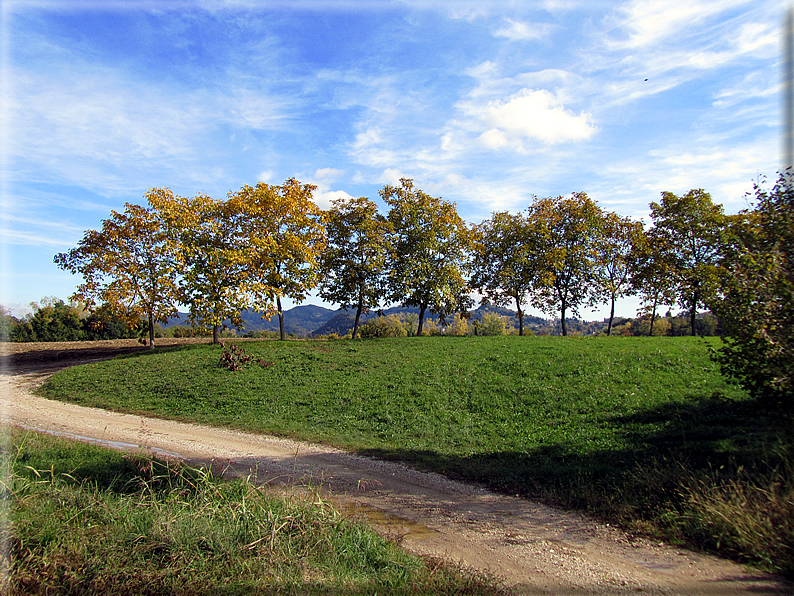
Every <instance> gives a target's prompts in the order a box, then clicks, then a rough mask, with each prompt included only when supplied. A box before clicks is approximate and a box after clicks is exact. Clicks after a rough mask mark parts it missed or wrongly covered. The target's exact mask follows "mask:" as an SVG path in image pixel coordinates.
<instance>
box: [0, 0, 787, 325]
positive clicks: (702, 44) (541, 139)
mask: <svg viewBox="0 0 794 596" xmlns="http://www.w3.org/2000/svg"><path fill="white" fill-rule="evenodd" d="M785 7H786V5H785V3H783V2H780V1H771V0H750V1H746V0H715V1H712V0H642V1H641V0H634V1H626V2H619V1H599V0H538V1H532V0H523V1H514V2H513V1H499V0H495V1H494V0H489V1H483V0H479V1H476V2H475V1H469V0H455V1H430V0H405V1H393V2H389V1H376V0H360V1H359V0H340V1H334V2H330V1H311V0H292V1H274V2H269V1H266V0H263V1H259V2H255V1H253V0H227V1H224V0H212V1H210V0H207V1H201V0H196V1H171V2H169V1H154V0H135V1H133V0H128V1H123V0H120V1H117V2H113V1H101V2H100V1H90V0H68V1H67V0H65V1H61V0H29V1H23V0H19V1H13V0H2V2H1V3H0V10H1V11H2V12H1V13H0V36H1V38H0V43H1V45H0V51H1V52H2V62H1V63H0V76H2V79H1V80H0V100H1V101H2V109H1V110H0V121H2V138H0V152H1V158H2V159H1V160H0V173H1V174H2V178H1V179H0V184H1V186H0V190H1V191H2V198H1V200H2V220H1V221H0V231H1V232H2V266H1V267H0V276H1V277H0V279H1V280H2V291H1V292H0V303H2V304H5V305H7V306H12V308H14V309H15V311H17V312H21V308H20V307H21V305H25V304H27V303H29V302H31V301H37V300H39V299H40V298H41V297H43V296H52V295H54V296H58V297H61V298H67V297H68V296H69V295H70V294H71V293H72V292H73V291H74V288H75V286H76V284H77V283H79V280H78V279H77V278H76V277H75V276H73V275H71V274H68V273H66V272H63V271H60V270H59V269H57V268H56V267H55V265H54V264H53V262H52V258H53V255H54V254H56V253H58V252H62V251H65V250H68V249H69V248H72V247H74V246H76V244H77V243H78V242H79V240H80V239H81V238H82V236H83V233H84V231H85V230H88V229H92V228H98V227H100V226H101V221H102V219H104V218H106V217H107V216H108V215H109V213H110V210H112V209H115V210H121V209H123V205H124V203H125V202H131V203H142V202H143V195H144V193H145V192H146V191H147V189H149V188H151V187H164V186H167V187H170V188H172V189H173V190H174V192H176V193H178V194H180V195H186V196H193V195H195V194H196V193H198V192H206V193H207V194H209V195H211V196H213V197H216V198H220V197H223V196H225V194H226V193H227V192H228V191H229V190H237V189H239V188H240V187H241V186H243V185H244V184H255V183H256V182H257V181H264V182H269V183H273V184H280V183H281V182H283V181H284V180H285V179H287V178H289V177H296V178H298V179H299V180H300V181H302V182H311V183H314V184H316V185H317V186H318V187H319V189H318V192H317V193H316V196H315V198H316V200H317V202H318V204H320V205H321V206H323V207H327V206H328V205H329V201H330V200H331V199H333V198H335V197H339V196H346V195H350V196H368V197H370V198H373V199H376V198H377V191H378V189H379V188H382V187H383V185H384V184H386V183H395V182H397V180H398V179H399V178H400V177H403V176H404V177H409V178H413V179H414V181H415V184H416V185H417V186H419V187H420V188H422V189H423V190H425V191H426V192H428V193H430V194H432V195H434V196H442V197H444V198H446V199H448V200H451V201H455V202H456V203H457V205H458V210H459V212H460V214H461V216H463V217H464V219H466V220H467V221H470V222H473V223H478V222H480V221H482V220H483V219H484V218H487V217H488V216H489V215H490V213H491V212H492V211H496V210H513V211H518V210H521V209H524V208H526V207H527V206H528V205H529V204H530V202H531V200H532V196H533V195H537V196H550V195H555V196H556V195H561V194H562V195H564V194H568V193H570V192H573V191H584V192H586V193H588V194H589V195H590V196H591V197H592V198H593V199H595V200H596V201H598V203H599V204H600V205H601V206H602V207H604V208H607V209H611V210H613V211H616V212H618V213H619V214H621V215H628V216H632V217H635V218H638V219H639V218H644V219H645V220H646V221H647V220H648V203H649V202H651V201H654V200H658V199H659V196H660V193H661V192H662V191H672V192H675V193H677V194H680V193H684V192H686V191H688V190H689V189H691V188H704V189H706V190H707V191H709V192H710V193H711V195H712V197H713V199H714V200H715V201H716V202H719V203H722V204H723V205H724V206H725V208H726V211H728V212H736V211H738V210H739V209H742V208H744V207H746V206H747V200H746V198H745V193H746V192H747V191H749V190H751V189H752V184H753V181H754V180H756V179H757V178H758V176H759V175H767V176H768V177H770V178H772V179H773V178H774V177H775V172H776V171H777V170H778V168H779V167H780V159H781V140H780V139H781V133H780V123H781V120H782V119H781V116H780V99H779V98H780V83H779V81H780V78H781V77H780V73H781V58H780V54H781V34H780V30H781V25H782V21H783V13H784V9H785ZM310 302H314V303H319V302H318V301H316V300H310ZM635 307H636V303H635V302H634V301H632V300H627V301H625V302H624V303H623V305H622V306H621V312H620V314H623V315H628V316H631V315H633V314H634V309H635ZM582 314H583V315H584V318H587V319H591V318H601V316H603V310H602V311H598V312H595V313H593V314H592V315H591V314H590V313H589V311H583V312H582Z"/></svg>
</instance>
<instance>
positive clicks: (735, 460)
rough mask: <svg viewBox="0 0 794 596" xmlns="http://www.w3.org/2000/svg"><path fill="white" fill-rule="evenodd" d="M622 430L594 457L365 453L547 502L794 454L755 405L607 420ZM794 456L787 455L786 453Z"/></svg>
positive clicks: (785, 433)
mask: <svg viewBox="0 0 794 596" xmlns="http://www.w3.org/2000/svg"><path fill="white" fill-rule="evenodd" d="M608 422H609V424H610V426H613V427H615V428H617V429H618V430H617V431H616V435H617V438H618V442H619V443H620V444H622V447H621V448H618V449H601V450H598V449H595V450H593V449H589V448H588V445H587V444H586V443H584V444H583V443H578V444H576V443H573V442H563V443H556V444H549V445H542V446H538V447H535V448H533V449H529V450H527V451H522V452H519V451H499V452H490V453H478V454H474V455H468V456H458V455H455V454H448V453H440V452H437V451H433V450H408V449H401V448H394V449H382V448H381V449H366V450H362V451H360V453H362V454H363V455H370V456H374V457H379V458H383V459H393V460H400V461H406V462H410V463H414V464H417V465H419V466H422V467H426V468H428V469H432V470H434V471H438V472H443V473H445V474H447V475H450V476H453V477H456V478H459V479H465V480H473V481H476V482H481V483H484V484H486V485H488V486H490V487H492V488H494V489H497V490H501V491H504V492H508V493H512V494H515V493H520V494H523V495H527V496H535V497H537V496H542V494H543V492H544V490H543V487H548V486H553V485H559V484H561V483H563V484H564V483H566V480H571V479H575V478H580V477H586V478H589V479H590V481H591V482H593V483H595V484H597V485H602V486H612V487H618V486H619V485H620V484H623V483H625V482H626V475H627V474H628V473H630V472H632V471H633V470H634V469H635V468H636V467H637V466H644V465H647V464H649V463H652V462H655V463H663V462H671V464H673V465H681V464H685V465H686V467H687V468H688V469H689V470H690V471H693V472H696V473H697V472H703V473H706V472H708V471H710V470H715V469H721V468H722V469H725V468H731V469H734V470H735V469H737V468H739V467H740V466H744V467H745V468H748V467H752V466H758V465H765V466H775V465H778V464H779V463H782V458H783V454H784V452H785V450H786V449H787V448H788V449H789V450H791V448H792V446H794V440H793V439H794V432H792V431H793V430H794V420H792V419H791V418H785V417H781V416H780V415H778V414H777V413H776V412H775V411H773V410H766V409H764V407H763V406H762V405H760V404H758V403H756V402H753V401H734V400H727V399H721V398H719V397H712V398H706V399H697V398H692V399H691V400H690V401H688V402H686V403H672V404H670V403H668V404H664V405H662V406H659V407H657V408H651V409H648V410H643V411H641V412H637V413H635V414H631V415H625V416H616V417H613V418H610V419H609V420H608ZM789 452H790V451H789Z"/></svg>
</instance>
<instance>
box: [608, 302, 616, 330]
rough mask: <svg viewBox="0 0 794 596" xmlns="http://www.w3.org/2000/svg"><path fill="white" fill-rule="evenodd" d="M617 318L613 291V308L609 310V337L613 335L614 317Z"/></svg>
mask: <svg viewBox="0 0 794 596" xmlns="http://www.w3.org/2000/svg"><path fill="white" fill-rule="evenodd" d="M614 318H615V292H612V310H611V311H609V325H607V337H609V336H610V335H612V319H614Z"/></svg>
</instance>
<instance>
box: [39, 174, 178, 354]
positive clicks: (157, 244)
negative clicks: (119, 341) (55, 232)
mask: <svg viewBox="0 0 794 596" xmlns="http://www.w3.org/2000/svg"><path fill="white" fill-rule="evenodd" d="M169 194H171V193H170V191H169V190H168V189H152V190H150V191H149V192H148V193H147V195H146V196H147V198H148V199H150V201H151V200H152V199H155V200H156V198H157V197H159V196H161V195H162V196H163V197H165V196H168V195H169ZM54 260H55V264H56V265H58V266H59V267H60V268H61V269H65V270H67V271H70V272H72V273H79V274H80V275H82V276H83V283H81V284H80V285H79V286H78V287H77V291H76V292H75V294H74V295H73V297H72V298H73V299H75V300H80V301H82V302H84V303H85V304H87V305H88V306H94V305H96V304H97V302H99V303H102V304H104V305H105V308H109V309H111V310H113V311H114V312H115V313H116V314H117V315H118V316H120V317H121V318H122V319H123V320H125V321H126V322H127V323H128V325H130V326H134V325H136V324H137V323H138V321H140V320H141V319H143V320H145V321H147V323H148V327H149V345H150V346H151V347H153V346H154V323H155V322H157V321H163V322H164V321H166V320H167V319H168V317H171V316H174V315H176V312H177V311H176V307H175V304H176V301H177V298H178V293H177V284H176V275H177V273H176V257H175V252H174V247H173V244H172V243H171V242H170V241H169V237H168V231H167V229H166V228H165V227H164V226H163V223H162V220H161V219H160V218H159V217H158V215H157V213H155V212H154V211H153V210H152V209H147V208H145V207H141V206H139V205H131V204H129V203H127V204H125V209H124V212H122V213H117V212H116V211H111V213H110V217H109V218H108V219H106V220H104V221H103V222H102V227H101V228H100V229H99V230H89V231H87V232H86V233H85V235H84V236H83V239H82V240H81V241H80V243H79V244H78V246H77V248H73V249H72V250H70V251H67V252H63V253H59V254H57V255H55V258H54Z"/></svg>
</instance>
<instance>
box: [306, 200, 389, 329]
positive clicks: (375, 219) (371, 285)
mask: <svg viewBox="0 0 794 596" xmlns="http://www.w3.org/2000/svg"><path fill="white" fill-rule="evenodd" d="M325 224H326V231H327V235H328V246H327V248H326V252H325V256H324V259H323V274H324V275H323V281H322V282H321V285H320V291H319V295H320V297H321V298H322V299H323V300H327V301H329V302H331V303H334V304H339V305H340V307H341V308H343V309H345V310H347V309H349V308H355V310H356V316H355V319H354V322H353V333H352V337H353V339H355V338H356V336H357V332H358V326H359V321H360V319H361V314H362V313H364V312H367V311H369V310H370V309H372V308H375V307H377V306H378V304H379V303H380V301H381V299H382V296H383V294H384V285H383V274H384V271H385V268H386V257H387V254H388V251H389V243H388V242H389V241H388V235H389V232H390V231H391V229H392V228H391V225H390V224H389V222H388V220H387V219H386V218H385V217H384V216H382V215H380V214H379V213H378V206H377V205H376V204H375V203H374V202H373V201H371V200H369V199H368V198H366V197H359V198H357V199H353V198H351V199H337V200H335V201H334V202H333V206H332V207H331V209H330V210H328V211H327V212H326V213H325Z"/></svg>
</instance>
